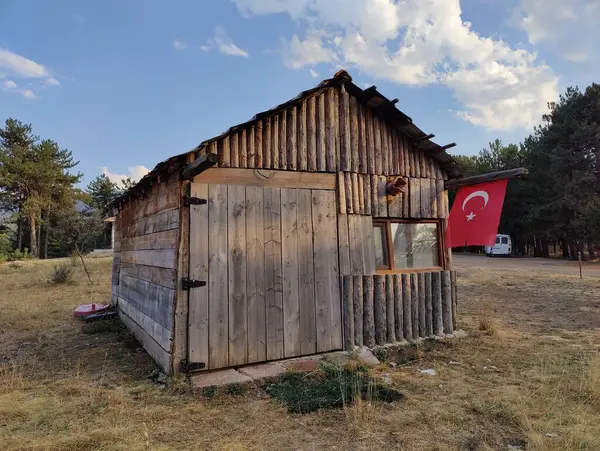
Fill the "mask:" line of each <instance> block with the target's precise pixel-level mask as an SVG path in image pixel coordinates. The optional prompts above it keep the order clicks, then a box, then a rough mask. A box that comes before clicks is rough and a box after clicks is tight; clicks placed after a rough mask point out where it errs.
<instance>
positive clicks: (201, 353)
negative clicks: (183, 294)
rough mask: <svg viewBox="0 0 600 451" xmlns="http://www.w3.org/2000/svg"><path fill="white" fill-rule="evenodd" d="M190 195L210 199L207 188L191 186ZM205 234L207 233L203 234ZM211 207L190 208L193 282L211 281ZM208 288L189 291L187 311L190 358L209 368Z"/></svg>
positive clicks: (190, 274) (198, 206) (190, 269)
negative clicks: (209, 244) (209, 256)
mask: <svg viewBox="0 0 600 451" xmlns="http://www.w3.org/2000/svg"><path fill="white" fill-rule="evenodd" d="M190 189H191V190H190V195H192V196H194V197H200V198H203V199H207V198H208V185H204V184H200V183H192V184H191V187H190ZM202 231H204V232H202ZM207 231H208V206H207V205H192V206H191V207H190V229H189V239H190V244H189V247H190V254H189V255H190V256H189V277H190V279H195V280H203V281H205V282H208V233H207ZM208 324H209V323H208V289H207V287H201V288H199V289H196V290H190V292H189V309H188V346H189V355H188V359H190V361H192V362H205V364H206V365H207V366H208V364H209V358H208V357H209V356H208Z"/></svg>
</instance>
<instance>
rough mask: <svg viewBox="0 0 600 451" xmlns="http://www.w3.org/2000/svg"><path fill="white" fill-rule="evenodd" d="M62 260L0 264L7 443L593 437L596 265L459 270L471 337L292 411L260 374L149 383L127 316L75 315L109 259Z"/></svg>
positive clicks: (78, 446)
mask: <svg viewBox="0 0 600 451" xmlns="http://www.w3.org/2000/svg"><path fill="white" fill-rule="evenodd" d="M54 264H55V262H25V263H24V264H23V267H22V268H10V267H9V266H8V265H7V264H4V265H0V286H1V287H2V290H1V291H0V356H2V361H0V425H1V426H0V443H1V444H2V446H1V447H2V449H9V450H11V449H32V450H33V449H39V450H41V449H52V450H85V449H100V450H109V449H110V450H112V449H127V450H135V449H152V450H162V449H223V450H245V449H278V450H279V449H294V450H316V449H334V448H335V449H365V450H366V449H369V450H372V449H382V450H385V449H406V450H419V449H423V450H463V449H471V450H496V449H500V450H504V449H508V446H509V445H512V446H517V447H521V448H522V449H535V450H596V449H600V422H598V418H599V415H600V357H599V353H598V351H599V348H600V315H599V313H600V279H598V278H588V279H584V280H583V281H580V280H578V279H577V278H576V277H575V276H557V275H553V274H539V273H535V272H533V271H523V270H521V271H518V272H517V271H510V270H502V271H498V270H495V271H493V272H492V271H484V270H476V271H465V270H462V271H461V273H460V275H459V281H460V286H459V289H460V311H461V321H460V322H461V326H462V328H464V329H467V330H468V331H469V337H468V338H465V339H461V340H451V341H447V342H439V343H436V344H435V345H434V346H429V345H423V346H422V348H421V349H420V350H419V352H420V353H421V357H422V358H421V359H420V360H415V362H413V363H409V364H405V365H402V366H400V365H399V366H398V367H396V368H389V367H387V366H385V365H381V366H380V367H378V368H377V369H376V370H375V372H379V373H383V372H385V373H389V374H390V377H391V378H392V380H393V381H394V386H395V387H397V388H399V389H400V390H402V391H403V392H404V393H405V395H406V399H405V400H404V401H402V402H399V403H395V404H381V403H373V402H369V401H360V402H358V403H356V404H354V405H353V406H348V407H346V408H344V409H340V410H329V411H321V412H315V413H311V414H308V415H293V414H289V413H287V410H286V408H285V407H284V406H281V405H279V404H277V403H276V402H274V401H272V400H271V399H269V398H267V397H266V396H265V394H264V393H263V392H262V391H261V390H259V389H254V390H250V391H249V392H246V393H244V394H243V395H236V396H233V395H228V394H226V393H224V394H221V393H220V392H219V394H217V395H216V396H215V397H213V398H207V397H204V396H201V395H200V394H193V393H190V392H188V391H186V390H185V385H184V384H182V383H181V380H177V381H174V382H176V383H174V384H173V386H172V387H171V388H167V389H160V388H159V387H157V386H155V385H153V384H151V383H149V382H148V380H147V379H146V377H147V374H148V373H149V372H150V370H151V369H152V368H153V364H152V362H151V360H150V359H149V358H148V357H147V355H146V354H145V353H144V352H143V351H142V350H141V349H140V347H139V345H138V344H137V343H136V342H135V341H134V340H133V339H132V338H131V337H130V336H129V335H128V334H127V332H126V331H125V330H123V329H122V328H120V327H116V328H115V329H114V330H112V329H110V328H107V327H102V326H93V327H91V328H90V327H84V326H83V325H82V324H81V323H79V322H77V321H75V320H74V319H72V317H71V311H72V309H73V308H74V307H75V306H76V305H78V304H81V303H88V302H91V301H96V302H100V301H106V300H107V299H108V295H109V282H110V261H109V260H108V259H97V260H96V259H95V260H93V261H91V262H90V267H91V270H92V272H93V274H92V277H93V279H94V281H95V284H94V285H89V283H88V282H87V279H86V278H85V275H84V274H83V272H82V269H81V268H75V274H74V278H73V279H74V282H73V283H72V284H69V285H62V286H56V285H53V284H49V283H48V282H47V280H48V278H49V275H50V274H51V272H52V268H53V265H54ZM486 306H487V307H486ZM485 308H487V312H484V309H485ZM482 315H487V317H488V319H489V321H490V322H491V323H492V324H494V326H495V328H496V333H495V334H494V335H491V334H489V333H488V329H489V328H486V330H484V331H480V330H479V326H480V319H481V318H482ZM450 361H454V362H459V363H460V364H459V365H455V364H453V365H450V364H449V362H450ZM424 368H434V369H436V371H437V376H434V377H431V376H425V375H422V374H420V373H418V371H417V370H418V369H424Z"/></svg>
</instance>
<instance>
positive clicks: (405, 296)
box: [402, 274, 417, 341]
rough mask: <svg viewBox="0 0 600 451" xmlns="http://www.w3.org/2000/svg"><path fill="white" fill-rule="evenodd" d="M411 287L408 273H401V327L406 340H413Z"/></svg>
mask: <svg viewBox="0 0 600 451" xmlns="http://www.w3.org/2000/svg"><path fill="white" fill-rule="evenodd" d="M411 296H412V288H411V279H410V274H402V302H403V305H402V308H403V315H402V317H403V320H404V322H403V328H404V338H405V339H407V340H408V341H413V339H414V338H417V337H413V326H412V298H411Z"/></svg>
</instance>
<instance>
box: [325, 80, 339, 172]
mask: <svg viewBox="0 0 600 451" xmlns="http://www.w3.org/2000/svg"><path fill="white" fill-rule="evenodd" d="M336 108H337V105H336V103H335V90H334V89H328V90H327V91H325V166H326V170H327V171H328V172H335V171H336V169H337V164H336V123H335V119H336V111H335V110H336Z"/></svg>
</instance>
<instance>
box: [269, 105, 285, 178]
mask: <svg viewBox="0 0 600 451" xmlns="http://www.w3.org/2000/svg"><path fill="white" fill-rule="evenodd" d="M286 122H287V121H286V112H285V111H283V112H281V113H280V114H278V115H277V116H273V118H272V121H271V131H272V134H271V160H272V162H273V168H275V169H286V168H287V164H286V159H287V156H286V150H285V149H286V139H287V138H286V133H287V132H286Z"/></svg>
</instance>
